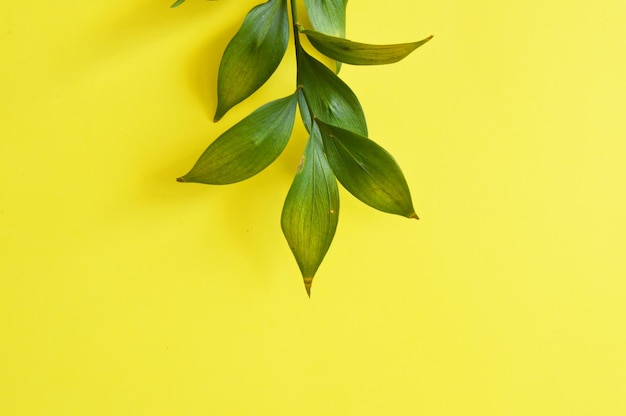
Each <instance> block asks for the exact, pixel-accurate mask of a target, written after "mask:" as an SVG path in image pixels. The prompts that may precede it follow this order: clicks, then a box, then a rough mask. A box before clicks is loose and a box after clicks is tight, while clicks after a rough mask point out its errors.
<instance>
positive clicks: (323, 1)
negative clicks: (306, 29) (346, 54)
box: [304, 0, 348, 37]
mask: <svg viewBox="0 0 626 416" xmlns="http://www.w3.org/2000/svg"><path fill="white" fill-rule="evenodd" d="M347 5H348V0H304V6H305V7H306V12H307V15H308V16H309V20H310V21H311V24H312V25H313V27H314V28H315V29H316V30H318V31H320V32H323V33H326V34H328V35H333V36H339V37H344V36H346V6H347Z"/></svg>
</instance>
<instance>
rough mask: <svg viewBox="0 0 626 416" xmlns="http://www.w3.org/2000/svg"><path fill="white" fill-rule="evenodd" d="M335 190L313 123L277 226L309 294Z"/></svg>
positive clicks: (330, 232) (333, 217) (325, 244)
mask: <svg viewBox="0 0 626 416" xmlns="http://www.w3.org/2000/svg"><path fill="white" fill-rule="evenodd" d="M338 217H339V191H338V189H337V181H336V179H335V177H334V176H333V173H332V170H331V168H330V166H328V162H327V161H326V158H325V157H324V149H323V145H322V143H321V138H320V133H319V129H318V128H317V126H315V125H314V126H313V129H312V130H311V136H310V138H309V142H308V143H307V146H306V149H305V151H304V155H303V156H302V160H301V161H300V165H299V166H298V172H297V173H296V176H295V178H294V180H293V183H292V185H291V188H290V189H289V192H288V194H287V198H286V200H285V205H284V206H283V212H282V217H281V226H282V229H283V233H284V234H285V238H286V239H287V243H288V244H289V247H290V248H291V251H292V252H293V254H294V256H295V258H296V262H297V263H298V266H299V267H300V271H301V273H302V277H303V279H304V286H305V288H306V291H307V293H308V294H309V296H311V284H312V282H313V276H314V275H315V272H316V271H317V269H318V267H319V265H320V264H321V262H322V260H323V259H324V256H325V255H326V252H327V251H328V248H329V247H330V244H331V242H332V240H333V237H334V235H335V230H336V229H337V221H338Z"/></svg>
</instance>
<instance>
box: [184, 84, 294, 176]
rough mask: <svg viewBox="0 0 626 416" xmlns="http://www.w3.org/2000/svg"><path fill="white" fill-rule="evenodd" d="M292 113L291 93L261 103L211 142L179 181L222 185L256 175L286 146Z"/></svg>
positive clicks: (292, 117)
mask: <svg viewBox="0 0 626 416" xmlns="http://www.w3.org/2000/svg"><path fill="white" fill-rule="evenodd" d="M295 116H296V95H295V94H293V95H290V96H289V97H285V98H281V99H279V100H275V101H272V102H271V103H268V104H265V105H264V106H262V107H260V108H258V109H257V110H255V111H254V112H253V113H252V114H250V115H249V116H248V117H246V118H244V119H243V120H241V121H240V122H239V123H237V124H235V125H234V126H233V127H231V128H230V129H229V130H227V131H226V132H224V133H223V134H222V135H221V136H220V137H218V138H217V139H216V140H215V141H214V142H213V143H211V145H210V146H209V147H208V148H207V149H206V150H205V151H204V153H203V154H202V156H200V158H199V159H198V161H197V162H196V164H195V165H194V167H193V168H192V169H191V171H190V172H189V173H188V174H186V175H185V176H183V177H182V178H179V181H180V182H200V183H208V184H214V185H224V184H228V183H233V182H239V181H242V180H244V179H247V178H249V177H251V176H254V175H256V174H257V173H259V172H260V171H262V170H263V169H265V168H266V167H267V166H269V165H270V164H271V163H272V162H273V161H274V160H276V158H277V157H278V156H279V155H280V153H281V152H282V151H283V149H284V148H285V146H286V145H287V142H288V141H289V138H290V136H291V131H292V129H293V124H294V120H295Z"/></svg>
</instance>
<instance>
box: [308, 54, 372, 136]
mask: <svg viewBox="0 0 626 416" xmlns="http://www.w3.org/2000/svg"><path fill="white" fill-rule="evenodd" d="M297 52H298V53H297V59H298V76H299V79H298V83H299V84H300V85H302V87H303V88H302V94H303V98H305V99H306V104H307V108H308V110H309V111H310V112H311V113H312V114H313V115H314V116H315V117H317V118H319V119H320V120H322V121H325V122H327V123H330V124H333V125H336V126H340V127H343V128H345V129H347V130H351V131H354V132H357V133H359V134H361V135H363V136H367V123H366V122H365V115H364V114H363V108H362V107H361V104H360V103H359V100H358V98H357V97H356V95H354V92H352V90H351V89H350V87H348V86H347V85H346V83H344V82H343V81H342V80H341V79H340V78H339V77H338V76H337V74H335V73H334V72H333V71H331V70H330V69H328V68H327V67H326V66H325V65H324V64H322V63H321V62H320V61H318V60H317V59H315V58H313V57H312V56H311V55H309V54H308V53H306V52H305V51H304V50H303V49H302V48H298V51H297ZM303 107H304V106H302V105H301V106H300V111H301V113H302V111H303ZM302 118H303V120H305V124H306V121H307V118H310V117H309V115H308V114H304V113H303V114H302ZM309 124H310V123H309Z"/></svg>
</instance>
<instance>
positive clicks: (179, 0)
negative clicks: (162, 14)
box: [170, 0, 215, 9]
mask: <svg viewBox="0 0 626 416" xmlns="http://www.w3.org/2000/svg"><path fill="white" fill-rule="evenodd" d="M209 1H215V0H209ZM184 2H185V0H177V1H176V3H174V4H172V5H171V6H170V8H172V9H173V8H174V7H178V6H180V5H181V4H183V3H184Z"/></svg>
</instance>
